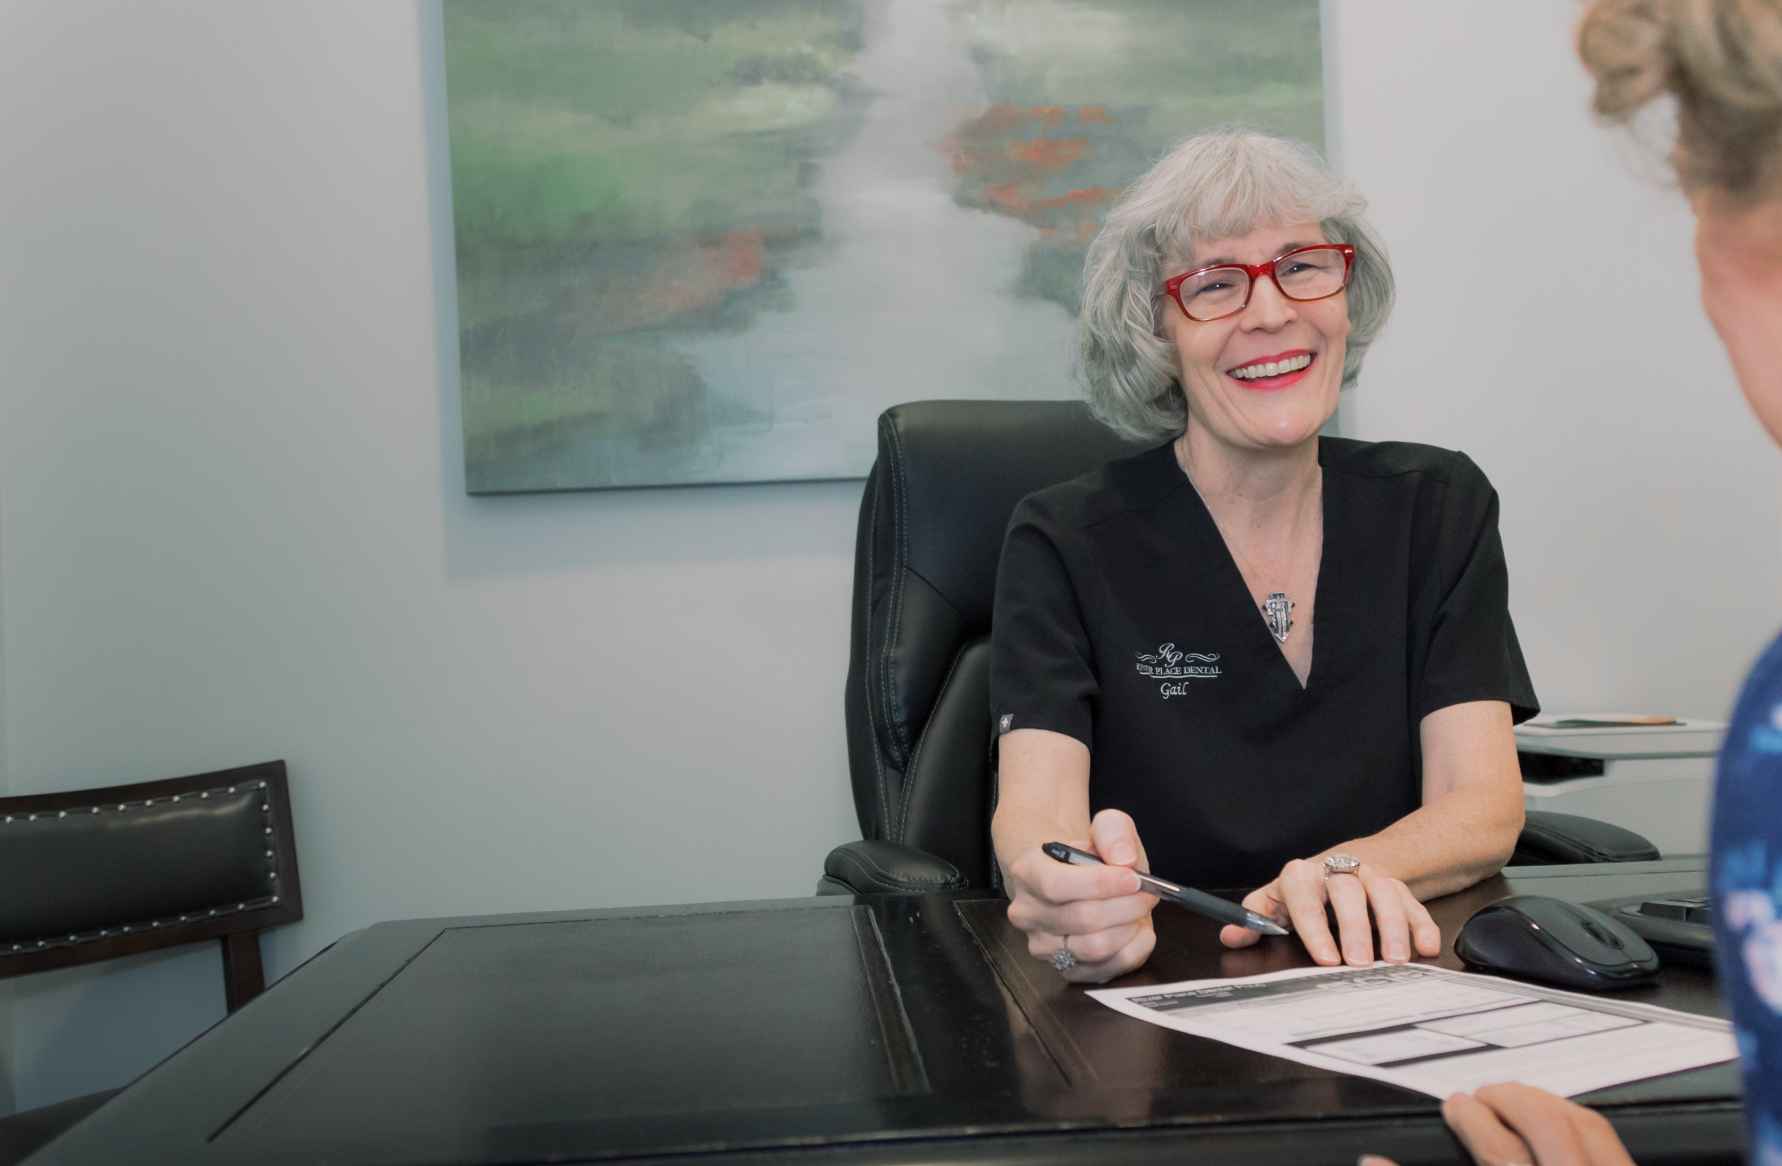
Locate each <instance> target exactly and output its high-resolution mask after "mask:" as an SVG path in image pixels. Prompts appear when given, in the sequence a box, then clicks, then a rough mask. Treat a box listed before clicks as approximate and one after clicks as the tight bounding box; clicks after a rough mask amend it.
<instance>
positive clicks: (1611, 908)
mask: <svg viewBox="0 0 1782 1166" xmlns="http://www.w3.org/2000/svg"><path fill="white" fill-rule="evenodd" d="M1591 906H1593V907H1597V908H1599V909H1601V910H1603V911H1607V912H1608V913H1609V914H1610V915H1612V916H1614V917H1615V918H1616V919H1619V920H1620V921H1621V922H1623V923H1625V924H1627V926H1628V927H1629V928H1630V929H1631V930H1632V931H1633V932H1634V933H1635V934H1636V935H1638V936H1639V937H1640V938H1642V939H1644V940H1645V941H1646V942H1647V943H1649V944H1651V945H1652V950H1653V951H1656V952H1657V953H1658V958H1659V959H1661V960H1663V961H1664V962H1666V963H1669V964H1689V965H1692V966H1695V967H1702V968H1705V967H1712V966H1713V963H1714V904H1713V901H1712V900H1711V899H1710V898H1709V897H1708V894H1707V892H1705V891H1702V890H1700V889H1698V888H1685V889H1683V890H1679V891H1669V892H1665V893H1663V894H1658V895H1640V896H1636V897H1633V898H1627V899H1610V900H1607V901H1605V902H1600V903H1593V904H1591Z"/></svg>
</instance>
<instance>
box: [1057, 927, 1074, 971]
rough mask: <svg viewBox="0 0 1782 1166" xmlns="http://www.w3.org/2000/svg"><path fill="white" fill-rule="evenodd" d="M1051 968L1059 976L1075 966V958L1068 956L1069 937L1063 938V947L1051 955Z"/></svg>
mask: <svg viewBox="0 0 1782 1166" xmlns="http://www.w3.org/2000/svg"><path fill="white" fill-rule="evenodd" d="M1052 966H1053V967H1054V968H1056V969H1057V970H1058V974H1059V975H1061V976H1062V975H1063V974H1064V973H1066V972H1068V971H1070V970H1071V969H1072V968H1074V967H1076V966H1077V957H1076V956H1074V955H1072V954H1070V936H1068V935H1067V936H1065V937H1064V944H1063V946H1061V947H1060V948H1059V949H1058V950H1057V951H1055V952H1053V953H1052Z"/></svg>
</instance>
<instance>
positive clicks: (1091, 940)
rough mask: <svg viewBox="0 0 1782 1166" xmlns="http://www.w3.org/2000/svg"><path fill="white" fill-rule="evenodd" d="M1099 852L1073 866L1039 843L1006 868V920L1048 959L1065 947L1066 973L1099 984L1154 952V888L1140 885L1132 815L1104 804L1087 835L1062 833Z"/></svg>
mask: <svg viewBox="0 0 1782 1166" xmlns="http://www.w3.org/2000/svg"><path fill="white" fill-rule="evenodd" d="M1057 841H1059V842H1066V843H1069V844H1070V845H1072V846H1076V847H1080V848H1082V849H1084V850H1088V851H1090V852H1092V853H1094V854H1095V855H1097V856H1098V857H1099V858H1100V859H1101V860H1102V862H1103V863H1105V864H1106V865H1104V866H1069V865H1066V864H1064V863H1061V862H1058V861H1057V860H1056V859H1053V858H1050V857H1048V856H1047V855H1046V854H1045V853H1044V852H1043V851H1041V850H1040V849H1039V847H1037V846H1035V847H1033V848H1032V849H1030V850H1028V851H1027V852H1026V853H1024V854H1022V855H1021V856H1020V857H1019V858H1017V859H1016V860H1015V861H1014V862H1013V863H1010V864H1009V865H1008V866H1007V867H1005V868H1004V870H1003V881H1004V884H1005V886H1006V888H1007V890H1008V894H1009V922H1010V923H1013V924H1014V925H1015V926H1016V927H1019V928H1020V929H1021V930H1022V931H1025V932H1026V933H1027V950H1028V951H1029V952H1030V953H1032V954H1033V955H1034V956H1035V957H1036V958H1038V959H1042V960H1047V961H1051V960H1052V958H1053V955H1054V953H1056V952H1058V951H1059V950H1060V949H1063V950H1067V951H1069V952H1070V954H1071V957H1072V958H1073V959H1074V961H1075V962H1074V964H1072V965H1071V966H1070V967H1068V968H1066V969H1065V970H1064V971H1063V972H1062V975H1063V976H1064V978H1065V979H1067V980H1072V981H1075V982H1079V983H1095V984H1099V983H1102V982H1104V981H1106V980H1111V979H1113V978H1114V977H1115V976H1118V975H1121V974H1123V973H1125V972H1129V971H1131V970H1132V969H1134V968H1136V967H1138V966H1139V965H1140V964H1142V963H1144V962H1145V961H1146V960H1147V959H1149V958H1150V957H1151V949H1152V948H1153V947H1154V946H1156V943H1157V935H1156V933H1155V932H1153V931H1152V929H1151V909H1152V908H1153V907H1155V906H1156V905H1157V897H1156V896H1155V895H1148V894H1144V893H1142V892H1140V891H1139V889H1138V879H1137V878H1136V877H1134V875H1133V873H1132V872H1133V870H1134V869H1137V870H1142V871H1147V872H1148V871H1149V870H1150V865H1149V863H1148V862H1147V860H1146V858H1145V848H1144V845H1143V844H1142V843H1141V842H1140V841H1139V836H1138V828H1137V827H1135V826H1134V825H1133V822H1132V818H1131V817H1130V816H1129V815H1127V814H1125V813H1123V812H1121V811H1119V810H1103V811H1102V812H1101V813H1099V814H1097V815H1095V818H1094V820H1093V821H1091V822H1090V823H1089V837H1088V838H1087V839H1077V838H1060V839H1058V840H1057Z"/></svg>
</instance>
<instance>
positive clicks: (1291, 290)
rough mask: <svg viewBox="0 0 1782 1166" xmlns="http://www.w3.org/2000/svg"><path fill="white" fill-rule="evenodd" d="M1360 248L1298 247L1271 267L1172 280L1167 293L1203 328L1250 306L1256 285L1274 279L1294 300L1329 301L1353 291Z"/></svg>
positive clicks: (1215, 270)
mask: <svg viewBox="0 0 1782 1166" xmlns="http://www.w3.org/2000/svg"><path fill="white" fill-rule="evenodd" d="M1354 270H1355V248H1353V247H1351V246H1349V244H1347V243H1315V244H1313V245H1312V246H1310V247H1296V248H1294V249H1293V250H1291V251H1288V252H1286V253H1284V254H1281V255H1277V256H1275V257H1274V258H1273V259H1270V260H1269V261H1268V262H1267V263H1257V264H1249V263H1215V264H1213V265H1212V266H1210V267H1197V268H1195V269H1194V270H1193V271H1190V272H1187V273H1186V274H1183V275H1178V276H1175V277H1173V278H1171V279H1169V280H1166V281H1165V282H1164V284H1163V290H1164V292H1165V293H1166V294H1168V296H1169V298H1170V299H1172V300H1174V301H1176V306H1177V307H1178V308H1181V309H1182V314H1183V315H1184V316H1187V317H1188V318H1189V319H1190V320H1196V321H1198V322H1200V323H1202V324H1204V323H1206V322H1207V321H1209V320H1219V319H1223V318H1224V317H1226V316H1233V315H1236V314H1237V313H1239V312H1241V311H1243V310H1244V309H1245V308H1247V307H1249V306H1250V292H1251V290H1252V289H1254V288H1255V286H1256V281H1257V280H1259V279H1261V278H1262V277H1263V276H1265V275H1266V276H1268V277H1269V278H1270V279H1272V280H1274V281H1275V287H1277V288H1279V289H1280V291H1281V294H1282V295H1284V296H1286V297H1287V298H1288V299H1290V300H1298V301H1299V302H1300V303H1306V302H1308V301H1310V300H1322V299H1328V298H1330V297H1331V296H1334V295H1336V294H1337V293H1338V292H1340V291H1342V290H1343V289H1344V288H1346V287H1348V286H1349V276H1350V274H1351V273H1353V271H1354Z"/></svg>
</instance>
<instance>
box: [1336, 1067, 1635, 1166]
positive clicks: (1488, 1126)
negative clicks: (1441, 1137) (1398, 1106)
mask: <svg viewBox="0 0 1782 1166" xmlns="http://www.w3.org/2000/svg"><path fill="white" fill-rule="evenodd" d="M1442 1118H1443V1120H1445V1121H1446V1122H1447V1123H1448V1126H1449V1128H1450V1129H1452V1130H1453V1131H1454V1133H1455V1135H1456V1136H1457V1137H1459V1138H1460V1141H1461V1144H1463V1145H1464V1146H1466V1152H1467V1153H1468V1154H1471V1155H1472V1157H1473V1161H1474V1162H1477V1163H1479V1166H1500V1164H1501V1166H1508V1164H1510V1163H1519V1164H1522V1166H1633V1159H1632V1158H1630V1157H1628V1156H1627V1147H1626V1146H1623V1145H1622V1144H1621V1138H1620V1136H1619V1135H1617V1134H1616V1133H1615V1127H1613V1126H1611V1125H1610V1124H1609V1119H1608V1118H1606V1117H1604V1116H1603V1115H1602V1114H1600V1113H1597V1112H1596V1111H1595V1110H1592V1109H1585V1108H1584V1107H1583V1106H1582V1105H1577V1104H1575V1103H1573V1102H1570V1101H1567V1100H1566V1099H1565V1098H1563V1097H1559V1096H1557V1095H1555V1094H1552V1093H1548V1092H1547V1091H1546V1090H1545V1089H1536V1088H1535V1087H1534V1086H1532V1085H1517V1084H1508V1085H1487V1086H1485V1088H1483V1089H1480V1090H1478V1091H1477V1092H1475V1093H1471V1094H1467V1093H1456V1094H1455V1095H1454V1096H1452V1097H1450V1098H1449V1099H1448V1100H1447V1101H1444V1102H1443V1103H1442ZM1359 1166H1393V1164H1392V1162H1391V1161H1390V1160H1389V1159H1386V1158H1381V1157H1378V1156H1377V1155H1373V1154H1364V1155H1362V1158H1361V1162H1360V1164H1359Z"/></svg>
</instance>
